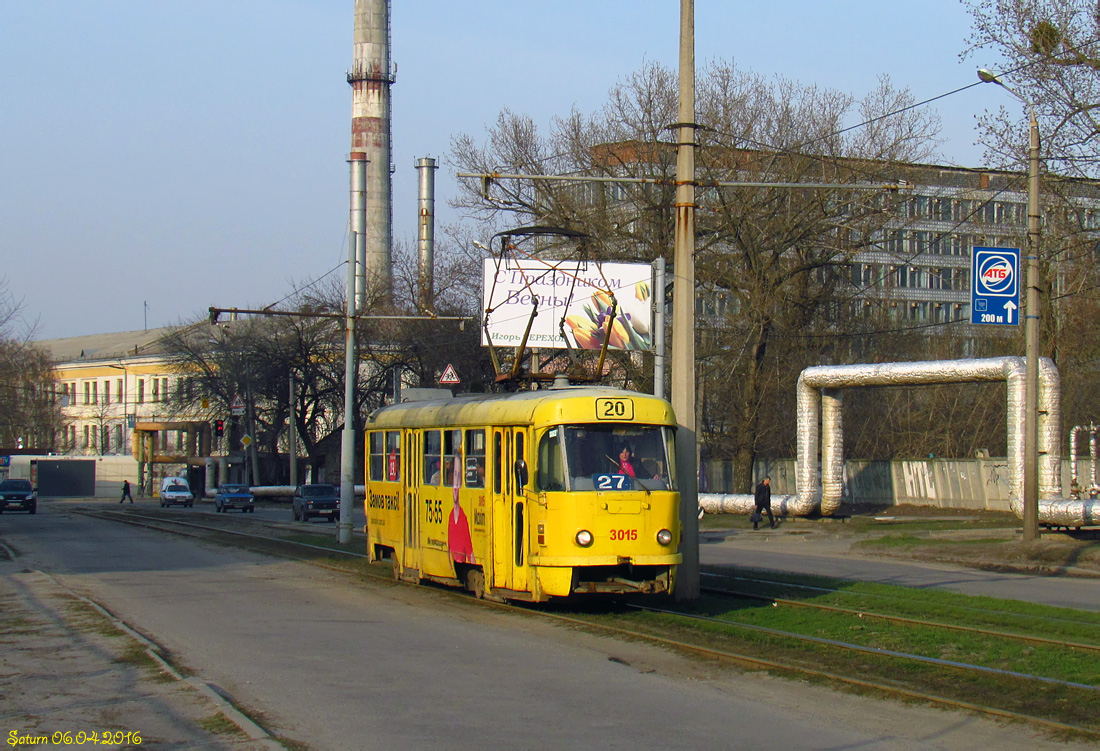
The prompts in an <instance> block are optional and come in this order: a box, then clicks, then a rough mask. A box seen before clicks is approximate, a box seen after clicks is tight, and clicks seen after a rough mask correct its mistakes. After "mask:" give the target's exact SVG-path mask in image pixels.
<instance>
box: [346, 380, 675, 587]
mask: <svg viewBox="0 0 1100 751" xmlns="http://www.w3.org/2000/svg"><path fill="white" fill-rule="evenodd" d="M675 425H676V421H675V418H674V417H673V412H672V408H671V406H670V405H669V404H668V402H666V401H664V400H663V399H659V398H656V397H654V396H650V395H647V394H639V393H635V392H632V391H624V390H621V389H612V388H603V387H593V386H588V387H580V386H568V387H564V388H551V389H544V390H537V391H523V392H518V393H513V394H485V395H475V396H464V397H456V398H452V399H440V400H431V401H414V402H406V403H402V404H396V405H393V406H390V407H383V408H381V409H378V410H376V411H375V412H374V413H372V414H371V415H370V417H369V419H368V423H367V426H366V437H367V440H366V467H367V469H366V475H367V477H366V486H367V493H366V501H365V504H366V511H367V540H368V542H367V547H368V553H369V554H370V557H371V560H381V559H387V558H388V559H390V560H392V561H393V567H394V575H395V576H397V577H399V578H402V579H405V580H408V581H420V580H422V579H430V580H432V581H437V582H443V583H446V584H452V585H460V586H464V587H466V588H467V589H469V590H470V591H471V592H473V593H474V594H475V595H477V596H478V597H491V598H494V599H513V600H529V601H536V602H540V601H545V600H547V599H549V598H551V597H567V596H570V595H576V594H582V593H654V592H666V593H667V592H671V591H672V587H673V584H674V580H675V574H676V564H678V563H679V562H680V555H679V554H678V552H677V547H678V545H679V542H680V524H679V516H678V514H679V503H680V494H679V493H678V492H677V490H676V485H675V477H676V474H675V466H674V464H673V460H674V457H675V454H676V452H675V446H674V441H675Z"/></svg>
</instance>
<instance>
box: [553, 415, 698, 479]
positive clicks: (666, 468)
mask: <svg viewBox="0 0 1100 751" xmlns="http://www.w3.org/2000/svg"><path fill="white" fill-rule="evenodd" d="M673 456H675V449H674V444H673V433H672V429H671V428H668V427H664V426H660V425H633V424H630V425H624V424H614V423H609V424H601V425H562V426H558V427H554V428H550V429H549V430H547V431H546V432H545V433H543V435H542V438H541V439H540V441H539V451H538V485H539V489H540V490H569V491H585V490H639V491H646V490H675V489H676V485H675V470H674V465H673V464H672V457H673Z"/></svg>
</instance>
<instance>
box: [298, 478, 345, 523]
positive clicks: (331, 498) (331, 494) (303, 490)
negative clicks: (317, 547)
mask: <svg viewBox="0 0 1100 751" xmlns="http://www.w3.org/2000/svg"><path fill="white" fill-rule="evenodd" d="M291 503H292V506H293V511H294V521H296V522H298V521H300V522H308V521H309V520H310V518H311V517H314V516H324V517H328V520H329V521H330V522H334V521H336V519H337V517H339V516H340V491H339V490H338V489H337V487H336V486H335V485H325V484H321V483H315V484H312V485H299V486H298V487H296V488H295V489H294V498H293V500H292V502H291Z"/></svg>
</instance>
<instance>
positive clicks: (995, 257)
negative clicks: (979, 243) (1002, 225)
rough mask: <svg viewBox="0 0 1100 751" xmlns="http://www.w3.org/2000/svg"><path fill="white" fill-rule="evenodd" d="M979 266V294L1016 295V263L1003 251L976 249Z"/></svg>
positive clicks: (976, 260)
mask: <svg viewBox="0 0 1100 751" xmlns="http://www.w3.org/2000/svg"><path fill="white" fill-rule="evenodd" d="M975 255H976V256H977V258H976V259H975V263H976V264H977V267H978V294H980V295H988V296H991V297H993V296H996V297H1015V296H1016V288H1017V285H1016V276H1017V274H1016V264H1015V261H1014V260H1013V258H1012V257H1011V256H1008V255H1006V254H1004V253H1001V252H999V251H998V252H995V253H991V252H989V251H980V252H979V251H975Z"/></svg>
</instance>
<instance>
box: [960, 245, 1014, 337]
mask: <svg viewBox="0 0 1100 751" xmlns="http://www.w3.org/2000/svg"><path fill="white" fill-rule="evenodd" d="M970 279H971V284H970V322H971V323H988V324H992V325H994V326H1018V325H1019V323H1020V316H1019V315H1018V313H1019V311H1020V249H1019V248H974V253H973V256H972V257H971V263H970Z"/></svg>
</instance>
